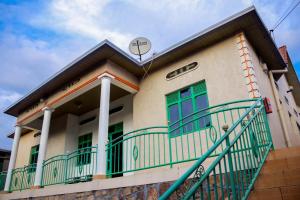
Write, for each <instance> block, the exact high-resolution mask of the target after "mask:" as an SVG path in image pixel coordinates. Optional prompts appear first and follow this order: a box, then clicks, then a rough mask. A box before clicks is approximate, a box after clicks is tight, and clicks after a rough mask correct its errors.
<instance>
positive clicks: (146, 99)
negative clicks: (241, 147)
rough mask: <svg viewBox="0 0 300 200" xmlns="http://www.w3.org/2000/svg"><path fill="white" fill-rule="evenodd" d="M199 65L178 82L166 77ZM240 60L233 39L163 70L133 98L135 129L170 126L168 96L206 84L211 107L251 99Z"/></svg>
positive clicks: (176, 79)
mask: <svg viewBox="0 0 300 200" xmlns="http://www.w3.org/2000/svg"><path fill="white" fill-rule="evenodd" d="M192 62H198V63H199V67H198V68H197V69H196V70H193V71H191V72H188V73H186V74H184V75H182V76H179V77H177V78H175V79H172V80H169V81H167V80H166V78H165V77H166V75H167V74H168V73H169V72H171V71H173V70H175V69H178V68H180V67H183V66H184V65H187V64H190V63H192ZM240 65H241V64H240V58H239V54H238V51H237V48H236V44H235V39H234V37H232V38H229V39H226V40H224V41H222V42H220V43H218V44H216V45H214V46H211V47H209V48H207V49H205V50H202V51H199V52H197V53H194V54H193V55H190V56H187V57H186V58H184V59H181V60H179V61H177V62H174V63H172V64H169V65H167V66H162V69H160V70H158V71H155V72H153V73H151V74H150V75H149V76H147V77H146V78H145V79H144V80H142V81H141V82H140V91H139V92H138V93H137V94H136V95H135V96H134V99H133V101H134V107H133V122H134V128H135V129H138V128H142V127H147V126H157V125H167V114H166V99H165V98H166V97H165V95H166V94H169V93H171V92H173V91H176V90H178V89H180V88H183V87H185V86H188V85H191V84H193V83H196V82H199V81H201V80H205V82H206V86H207V93H208V101H209V104H210V105H216V104H221V103H224V102H228V101H232V100H239V99H246V98H249V96H248V93H247V88H246V85H245V82H244V80H243V78H242V70H241V67H240Z"/></svg>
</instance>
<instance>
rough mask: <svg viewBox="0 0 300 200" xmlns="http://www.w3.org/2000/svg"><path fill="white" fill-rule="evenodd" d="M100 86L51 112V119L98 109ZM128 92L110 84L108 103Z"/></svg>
mask: <svg viewBox="0 0 300 200" xmlns="http://www.w3.org/2000/svg"><path fill="white" fill-rule="evenodd" d="M100 93H101V88H100V86H96V87H94V88H93V89H91V90H89V91H87V92H86V93H84V94H82V95H80V96H78V97H76V98H74V99H72V100H71V101H68V102H67V103H65V104H63V105H62V106H60V107H58V108H57V109H55V111H54V112H53V118H55V117H59V116H61V115H63V114H66V113H71V114H74V115H82V114H84V113H86V112H89V111H91V110H94V109H96V108H99V106H100ZM128 94H129V92H127V91H126V90H123V89H122V88H119V87H118V86H115V85H113V84H111V89H110V101H114V100H117V99H119V98H121V97H123V96H126V95H128Z"/></svg>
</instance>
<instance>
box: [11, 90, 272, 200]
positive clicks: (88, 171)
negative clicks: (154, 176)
mask: <svg viewBox="0 0 300 200" xmlns="http://www.w3.org/2000/svg"><path fill="white" fill-rule="evenodd" d="M199 91H200V90H199ZM263 108H264V107H263V104H262V103H261V99H246V100H239V101H232V102H228V103H224V104H220V105H216V106H211V107H208V108H205V109H202V110H199V111H197V112H194V113H192V114H191V115H188V116H185V117H184V118H182V119H180V120H179V121H177V122H175V123H177V124H179V125H178V126H173V125H174V124H175V123H173V124H169V126H168V127H167V126H154V127H147V128H143V129H139V130H135V131H132V132H129V133H126V134H123V125H122V124H117V125H116V127H115V128H114V129H116V131H110V132H111V133H114V134H115V136H113V134H110V135H109V137H110V140H109V143H108V144H107V145H106V153H107V154H106V155H107V161H108V163H107V176H108V177H116V176H120V175H123V174H124V173H128V172H133V171H138V170H146V169H151V168H156V167H163V166H170V167H172V166H173V165H175V164H178V163H183V162H191V161H194V160H197V161H196V164H195V165H194V166H193V167H192V168H191V169H190V170H188V171H187V173H186V174H187V175H185V176H183V177H181V178H180V179H179V180H178V181H179V182H178V181H177V182H175V184H174V185H175V186H174V185H173V186H172V187H171V188H170V190H171V192H170V190H168V192H167V197H168V195H171V194H172V193H173V192H174V191H172V190H174V188H175V190H176V189H178V187H180V185H181V184H182V183H183V182H184V181H186V180H187V178H188V177H189V176H190V175H192V174H193V173H194V172H195V170H196V168H198V167H199V166H200V165H201V164H203V163H205V162H206V161H207V160H208V159H207V158H210V159H209V160H210V161H211V162H212V163H210V165H209V166H210V167H209V168H208V169H206V172H205V174H204V175H203V176H202V177H201V181H197V182H196V184H195V185H198V186H199V187H200V186H201V187H200V188H201V191H203V192H202V193H201V194H200V196H201V197H203V198H206V197H216V196H218V198H221V197H222V199H224V198H226V197H228V196H230V198H234V199H240V198H241V197H243V196H245V194H247V191H248V186H249V181H252V180H253V177H254V176H255V174H257V172H258V169H259V166H260V165H261V162H262V159H263V157H264V155H265V153H266V152H267V151H268V150H269V146H270V145H271V146H272V139H271V135H270V129H269V126H268V122H267V117H266V113H265V110H264V109H263ZM191 123H192V124H194V127H198V128H197V129H195V130H192V131H190V132H179V134H177V135H176V137H174V134H173V133H172V132H174V131H175V132H176V131H177V130H180V129H183V128H184V127H186V125H187V124H191ZM200 123H202V125H203V124H206V125H207V126H206V127H205V128H199V127H202V125H201V124H200ZM224 125H227V126H228V127H229V129H228V131H227V132H225V131H224V130H223V128H224ZM172 127H173V128H172ZM174 127H175V128H174ZM120 131H121V132H120ZM82 141H86V140H85V139H84V138H83V139H82ZM88 142H89V141H88ZM83 143H86V142H82V144H83ZM96 165H97V147H85V148H81V149H79V150H77V151H75V152H73V153H70V154H66V155H58V156H54V157H52V158H50V159H48V160H45V161H44V163H43V174H42V183H41V185H42V186H47V185H53V184H63V183H75V182H80V181H88V180H91V178H92V175H93V174H95V172H96ZM34 174H35V168H34V167H28V166H27V167H24V168H19V169H15V170H13V175H12V176H13V179H12V182H11V187H10V190H11V191H14V190H22V189H27V188H29V187H30V186H31V185H32V184H33V180H34ZM29 175H30V176H29ZM211 177H212V178H211ZM216 182H217V183H218V184H215V185H213V184H214V183H216ZM25 183H26V184H25ZM237 183H239V184H237ZM195 187H196V186H195ZM195 187H190V191H188V192H187V193H186V194H187V195H191V196H195V195H196V196H197V193H196V192H195V191H197V189H199V187H197V188H196V189H195ZM172 188H173V189H172ZM213 191H214V192H213ZM163 197H166V196H163Z"/></svg>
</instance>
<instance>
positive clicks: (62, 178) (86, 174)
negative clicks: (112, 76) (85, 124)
mask: <svg viewBox="0 0 300 200" xmlns="http://www.w3.org/2000/svg"><path fill="white" fill-rule="evenodd" d="M96 164H97V147H96V146H95V147H86V148H81V149H78V150H76V151H74V152H72V153H70V154H65V155H58V156H54V157H52V158H49V159H48V160H45V161H44V163H43V174H42V186H47V185H54V184H62V183H77V182H82V181H90V180H92V177H93V175H94V174H95V173H96Z"/></svg>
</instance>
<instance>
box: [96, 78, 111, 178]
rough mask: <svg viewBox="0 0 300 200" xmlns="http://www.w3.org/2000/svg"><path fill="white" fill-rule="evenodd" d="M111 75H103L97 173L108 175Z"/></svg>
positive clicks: (103, 175)
mask: <svg viewBox="0 0 300 200" xmlns="http://www.w3.org/2000/svg"><path fill="white" fill-rule="evenodd" d="M110 83H111V77H108V76H103V77H101V97H100V110H99V131H98V152H97V153H98V155H97V156H98V161H97V163H98V164H97V172H96V175H99V176H102V177H103V178H104V177H105V176H106V164H107V163H106V162H107V160H106V152H105V148H106V147H105V145H106V144H107V142H108V125H109V122H108V120H109V96H110Z"/></svg>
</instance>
